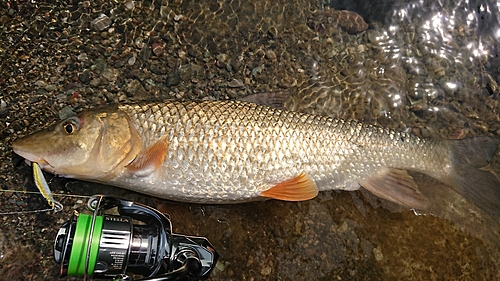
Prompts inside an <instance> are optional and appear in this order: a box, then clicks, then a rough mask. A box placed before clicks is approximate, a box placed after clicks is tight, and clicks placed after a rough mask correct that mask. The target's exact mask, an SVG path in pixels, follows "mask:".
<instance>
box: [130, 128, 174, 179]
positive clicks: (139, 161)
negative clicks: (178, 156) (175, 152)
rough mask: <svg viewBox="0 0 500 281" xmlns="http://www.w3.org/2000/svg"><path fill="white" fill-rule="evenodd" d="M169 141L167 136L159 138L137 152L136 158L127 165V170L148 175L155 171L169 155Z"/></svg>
mask: <svg viewBox="0 0 500 281" xmlns="http://www.w3.org/2000/svg"><path fill="white" fill-rule="evenodd" d="M167 145H168V141H167V138H166V137H163V138H161V139H159V140H158V141H157V142H155V143H154V144H153V145H151V146H150V147H148V148H147V149H145V150H142V151H141V152H139V154H137V156H136V157H135V159H134V160H133V161H132V162H130V164H128V165H127V167H126V168H127V171H129V172H132V173H133V174H135V175H137V176H146V175H149V174H151V173H152V172H154V171H155V170H156V169H157V168H158V167H160V166H161V164H163V162H165V158H166V157H167Z"/></svg>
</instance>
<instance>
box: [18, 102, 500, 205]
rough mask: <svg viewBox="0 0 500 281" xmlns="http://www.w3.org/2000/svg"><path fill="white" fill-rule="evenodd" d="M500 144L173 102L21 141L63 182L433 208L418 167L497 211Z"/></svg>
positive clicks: (122, 108)
mask: <svg viewBox="0 0 500 281" xmlns="http://www.w3.org/2000/svg"><path fill="white" fill-rule="evenodd" d="M498 144H499V140H497V139H494V138H489V137H477V138H470V139H465V140H434V139H422V138H419V137H416V136H414V135H411V134H408V133H404V132H398V131H394V130H391V129H386V128H381V127H377V126H371V125H365V124H362V123H359V122H356V121H353V120H340V119H332V118H329V117H323V116H315V115H308V114H302V113H297V112H291V111H286V110H280V109H275V108H271V107H267V106H263V105H258V104H253V103H247V102H241V101H204V102H177V101H172V102H164V103H143V104H131V105H119V106H115V107H105V108H100V109H94V110H90V111H86V112H82V113H80V114H78V115H77V116H74V117H70V118H68V119H66V120H64V121H62V122H60V123H57V124H55V125H53V126H51V127H50V128H47V129H45V130H42V131H40V132H36V133H34V134H32V135H29V136H26V137H23V138H21V139H18V140H16V141H15V142H14V143H13V149H14V151H15V152H16V153H17V154H19V155H21V156H22V157H24V158H26V159H27V160H29V161H32V162H37V163H39V165H40V166H41V167H42V169H44V170H46V171H48V172H51V173H54V174H57V175H60V176H63V177H70V178H77V179H82V180H88V181H93V182H99V183H104V184H108V185H113V186H118V187H123V188H127V189H130V190H134V191H137V192H141V193H145V194H149V195H153V196H156V197H161V198H167V199H172V200H177V201H185V202H196V203H237V202H245V201H252V200H259V199H264V198H274V199H281V200H289V201H300V200H308V199H311V198H313V197H315V196H316V195H317V193H318V191H322V190H332V189H341V190H356V189H358V188H359V187H360V186H363V187H364V188H366V189H368V190H370V191H371V192H372V193H374V194H376V195H378V196H380V197H383V198H385V199H388V200H391V201H394V202H397V203H399V204H401V205H404V206H407V207H411V208H416V209H425V207H426V204H427V200H426V198H425V197H424V196H423V195H422V194H421V193H420V191H419V189H418V187H417V185H416V183H415V181H414V180H413V178H412V177H411V176H410V175H409V174H408V173H407V170H411V171H417V172H421V173H424V174H427V175H429V176H431V177H433V178H435V179H437V180H439V181H442V182H444V183H446V184H448V185H450V186H452V187H453V188H454V189H456V190H457V191H459V192H460V193H461V194H464V195H465V196H466V197H467V198H469V199H471V200H472V201H474V202H475V203H476V204H478V205H480V207H482V208H485V209H488V210H491V211H493V212H496V213H498V212H499V209H500V208H499V204H500V203H499V202H500V194H499V193H500V192H499V191H500V181H499V179H498V178H497V177H496V176H495V175H494V174H493V173H491V172H490V171H487V170H484V169H481V168H482V167H484V166H486V165H487V164H488V163H489V161H490V160H491V158H492V157H493V155H494V153H495V151H496V149H497V146H498Z"/></svg>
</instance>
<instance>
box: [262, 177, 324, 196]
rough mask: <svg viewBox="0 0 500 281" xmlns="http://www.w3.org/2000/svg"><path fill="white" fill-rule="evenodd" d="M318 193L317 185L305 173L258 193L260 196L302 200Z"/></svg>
mask: <svg viewBox="0 0 500 281" xmlns="http://www.w3.org/2000/svg"><path fill="white" fill-rule="evenodd" d="M316 195H318V187H317V186H316V183H315V182H314V180H313V179H312V178H311V177H309V175H307V174H306V173H301V174H300V175H298V176H297V177H295V178H293V179H289V180H286V181H283V182H280V183H278V184H276V185H275V186H273V187H271V188H270V189H268V190H266V191H263V192H261V193H260V196H263V197H268V198H273V199H279V200H284V201H304V200H309V199H312V198H314V197H316Z"/></svg>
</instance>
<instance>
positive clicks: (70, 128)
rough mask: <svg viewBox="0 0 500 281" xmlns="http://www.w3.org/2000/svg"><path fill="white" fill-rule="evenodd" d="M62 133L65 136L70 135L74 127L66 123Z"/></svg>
mask: <svg viewBox="0 0 500 281" xmlns="http://www.w3.org/2000/svg"><path fill="white" fill-rule="evenodd" d="M64 131H65V132H66V134H68V135H71V134H72V133H73V132H74V131H75V125H73V124H71V123H68V124H65V125H64Z"/></svg>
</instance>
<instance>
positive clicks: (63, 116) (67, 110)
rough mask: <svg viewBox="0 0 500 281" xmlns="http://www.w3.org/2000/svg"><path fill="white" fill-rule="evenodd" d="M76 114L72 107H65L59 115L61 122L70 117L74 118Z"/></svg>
mask: <svg viewBox="0 0 500 281" xmlns="http://www.w3.org/2000/svg"><path fill="white" fill-rule="evenodd" d="M75 114H76V113H75V111H73V108H71V107H70V106H65V107H63V108H61V110H59V112H58V115H59V119H60V120H64V119H66V118H68V117H71V116H74V115H75Z"/></svg>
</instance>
